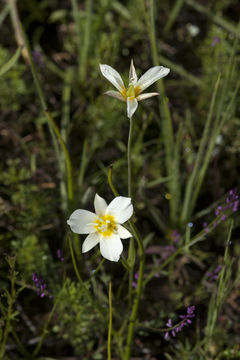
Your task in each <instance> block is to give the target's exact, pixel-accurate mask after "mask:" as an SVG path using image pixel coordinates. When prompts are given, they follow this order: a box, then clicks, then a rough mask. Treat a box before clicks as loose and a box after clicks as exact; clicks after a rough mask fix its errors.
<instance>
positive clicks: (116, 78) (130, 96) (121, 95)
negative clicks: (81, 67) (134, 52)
mask: <svg viewBox="0 0 240 360" xmlns="http://www.w3.org/2000/svg"><path fill="white" fill-rule="evenodd" d="M100 69H101V72H102V74H103V76H104V77H105V78H106V79H107V80H108V81H110V83H112V84H113V86H115V88H117V89H118V91H114V90H110V91H107V92H106V93H105V94H106V95H108V96H112V97H115V98H116V99H118V100H121V101H124V102H126V103H127V115H128V117H129V118H130V117H132V116H133V114H134V113H135V111H136V110H137V107H138V101H141V100H145V99H148V98H150V97H152V96H156V95H159V94H158V93H157V92H154V93H147V94H141V93H142V92H143V91H144V90H145V89H147V88H148V87H149V86H150V85H152V84H153V83H155V82H156V81H157V80H159V79H161V78H162V77H164V76H166V75H167V74H168V73H169V71H170V69H168V68H165V67H164V66H154V67H152V68H150V69H149V70H148V71H146V72H145V74H143V75H142V76H141V77H140V79H139V80H138V78H137V74H136V71H135V67H134V64H133V60H132V61H131V65H130V71H129V84H128V88H125V86H124V83H123V81H122V78H121V76H120V74H119V73H118V72H117V71H116V70H114V69H113V68H112V67H111V66H109V65H106V64H100Z"/></svg>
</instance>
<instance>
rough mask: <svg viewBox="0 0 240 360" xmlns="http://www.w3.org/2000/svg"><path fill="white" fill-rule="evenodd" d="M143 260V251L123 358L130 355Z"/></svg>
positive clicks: (139, 295) (140, 287)
mask: <svg viewBox="0 0 240 360" xmlns="http://www.w3.org/2000/svg"><path fill="white" fill-rule="evenodd" d="M139 250H140V248H139ZM144 260H145V259H144V253H142V254H141V256H140V265H139V278H138V282H137V289H136V295H135V298H134V303H133V307H132V313H131V316H130V319H129V326H128V335H127V344H126V350H125V356H124V360H129V359H130V356H131V348H132V341H133V335H134V328H135V323H136V319H137V314H138V307H139V302H140V297H141V292H142V283H143V270H144V262H145V261H144Z"/></svg>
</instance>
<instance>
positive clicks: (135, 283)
mask: <svg viewBox="0 0 240 360" xmlns="http://www.w3.org/2000/svg"><path fill="white" fill-rule="evenodd" d="M134 278H135V280H136V281H133V282H132V286H133V287H134V288H135V289H136V288H137V280H138V278H139V272H138V271H137V272H136V273H135V275H134Z"/></svg>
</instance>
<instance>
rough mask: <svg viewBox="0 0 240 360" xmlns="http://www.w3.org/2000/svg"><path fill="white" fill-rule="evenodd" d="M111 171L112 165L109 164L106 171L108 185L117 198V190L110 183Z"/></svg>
mask: <svg viewBox="0 0 240 360" xmlns="http://www.w3.org/2000/svg"><path fill="white" fill-rule="evenodd" d="M112 169H113V164H111V165H110V167H109V169H108V184H109V186H110V188H111V190H112V192H113V194H114V195H115V196H119V193H118V191H117V189H116V188H115V186H114V185H113V182H112Z"/></svg>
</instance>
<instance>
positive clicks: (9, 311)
mask: <svg viewBox="0 0 240 360" xmlns="http://www.w3.org/2000/svg"><path fill="white" fill-rule="evenodd" d="M11 272H12V274H11V294H9V293H8V309H7V320H6V326H5V329H4V333H3V341H2V344H1V351H0V359H3V358H4V354H5V351H6V343H7V338H8V334H9V332H10V328H11V316H12V310H13V304H14V302H15V299H16V292H15V274H14V269H11Z"/></svg>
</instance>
